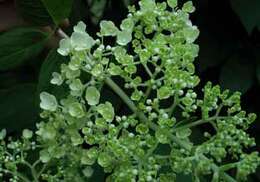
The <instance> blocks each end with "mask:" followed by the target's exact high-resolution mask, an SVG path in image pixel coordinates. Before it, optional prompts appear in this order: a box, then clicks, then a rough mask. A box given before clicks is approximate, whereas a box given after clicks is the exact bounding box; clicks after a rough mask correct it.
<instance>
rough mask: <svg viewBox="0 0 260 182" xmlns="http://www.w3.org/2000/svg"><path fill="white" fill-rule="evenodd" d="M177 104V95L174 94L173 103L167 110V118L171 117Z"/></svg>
mask: <svg viewBox="0 0 260 182" xmlns="http://www.w3.org/2000/svg"><path fill="white" fill-rule="evenodd" d="M178 103H179V97H178V94H175V95H174V101H173V104H172V105H171V107H170V108H169V116H170V117H171V116H172V114H173V112H174V110H175V108H176V106H177V104H178Z"/></svg>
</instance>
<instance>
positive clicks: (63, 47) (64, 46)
mask: <svg viewBox="0 0 260 182" xmlns="http://www.w3.org/2000/svg"><path fill="white" fill-rule="evenodd" d="M59 44H60V46H59V48H58V50H57V52H58V53H59V54H60V55H62V56H67V55H69V53H70V52H71V41H70V39H69V38H66V39H62V40H61V41H60V43H59Z"/></svg>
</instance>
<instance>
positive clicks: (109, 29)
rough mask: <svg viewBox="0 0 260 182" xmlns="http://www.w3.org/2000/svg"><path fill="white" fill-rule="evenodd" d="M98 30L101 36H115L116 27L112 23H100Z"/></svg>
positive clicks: (104, 21)
mask: <svg viewBox="0 0 260 182" xmlns="http://www.w3.org/2000/svg"><path fill="white" fill-rule="evenodd" d="M100 29H101V30H100V33H101V35H102V36H116V35H117V32H118V29H117V27H116V26H115V24H114V23H113V22H112V21H106V20H103V21H101V22H100Z"/></svg>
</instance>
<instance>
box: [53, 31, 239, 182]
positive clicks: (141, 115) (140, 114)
mask: <svg viewBox="0 0 260 182" xmlns="http://www.w3.org/2000/svg"><path fill="white" fill-rule="evenodd" d="M58 32H61V34H60V35H61V36H63V37H64V38H66V37H68V36H67V35H66V34H65V33H64V32H63V31H62V30H61V29H59V30H58ZM105 83H106V84H107V85H108V86H109V87H110V88H111V89H112V90H113V91H114V92H115V93H116V94H117V95H118V96H119V97H120V98H121V99H122V100H123V101H124V102H125V104H126V105H127V106H128V107H129V108H130V109H131V110H132V111H133V112H134V113H135V114H136V115H137V116H138V117H139V119H140V120H141V121H142V122H147V123H149V121H148V118H147V117H146V116H145V115H144V113H143V112H140V111H139V110H138V108H137V107H136V106H135V104H134V103H133V101H132V100H131V99H130V98H129V97H128V96H127V95H126V94H125V92H124V91H123V90H122V89H121V88H120V87H119V86H118V85H117V84H116V83H115V82H114V81H113V80H112V79H111V78H109V77H108V78H106V79H105ZM149 126H150V127H151V129H153V130H154V131H156V130H157V128H158V126H157V125H156V124H154V123H149ZM170 137H171V139H172V140H173V141H174V142H175V143H177V144H178V145H180V146H181V147H183V148H184V149H186V150H191V149H192V146H191V145H190V144H189V143H187V142H185V141H182V140H180V139H179V138H177V137H176V136H174V135H171V136H170ZM203 157H204V158H205V159H207V157H205V156H204V155H203ZM212 168H213V170H218V169H219V167H218V166H217V165H215V164H212ZM222 178H223V179H224V180H225V181H227V182H236V180H234V179H233V178H232V177H231V176H229V175H228V174H226V173H224V172H223V173H222Z"/></svg>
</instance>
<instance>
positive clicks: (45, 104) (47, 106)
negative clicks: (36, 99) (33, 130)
mask: <svg viewBox="0 0 260 182" xmlns="http://www.w3.org/2000/svg"><path fill="white" fill-rule="evenodd" d="M40 100H41V103H40V107H41V108H42V109H44V110H48V111H56V109H57V107H58V103H57V100H56V98H55V96H53V95H51V94H49V93H47V92H42V93H41V94H40Z"/></svg>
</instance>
